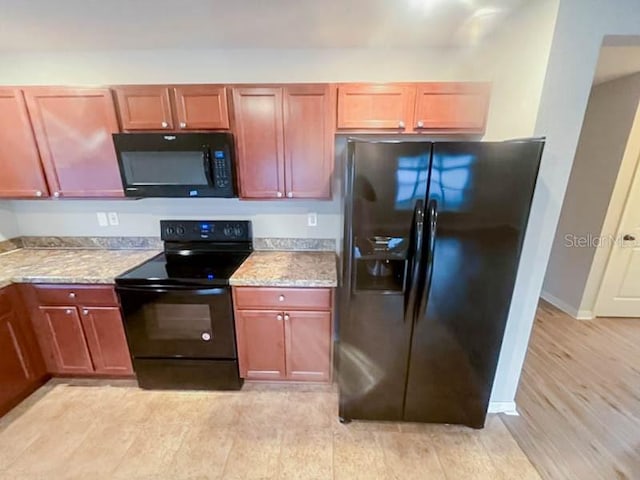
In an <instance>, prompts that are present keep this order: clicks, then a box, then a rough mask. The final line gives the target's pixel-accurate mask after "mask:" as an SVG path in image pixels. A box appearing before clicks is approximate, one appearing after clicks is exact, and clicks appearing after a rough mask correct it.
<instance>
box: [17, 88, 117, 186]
mask: <svg viewBox="0 0 640 480" xmlns="http://www.w3.org/2000/svg"><path fill="white" fill-rule="evenodd" d="M25 98H26V101H27V107H28V110H29V115H30V117H31V122H32V125H33V129H34V132H35V136H36V139H37V142H38V147H39V150H40V156H41V158H42V163H43V166H44V169H45V173H46V177H47V181H48V183H49V189H50V191H51V194H52V195H53V196H54V197H121V196H123V195H124V194H123V191H122V181H121V179H120V173H119V169H118V162H117V159H116V152H115V149H114V146H113V139H112V137H111V135H112V134H113V133H116V132H118V120H117V118H116V112H115V108H114V104H113V98H112V96H111V91H110V90H109V89H106V88H64V87H51V88H29V89H25Z"/></svg>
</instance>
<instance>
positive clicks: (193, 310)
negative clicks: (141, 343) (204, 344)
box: [144, 303, 214, 341]
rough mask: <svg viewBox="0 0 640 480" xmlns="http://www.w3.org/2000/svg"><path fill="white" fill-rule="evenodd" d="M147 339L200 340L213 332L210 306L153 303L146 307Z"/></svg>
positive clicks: (212, 334)
mask: <svg viewBox="0 0 640 480" xmlns="http://www.w3.org/2000/svg"><path fill="white" fill-rule="evenodd" d="M144 309H145V310H146V312H144V318H145V320H146V323H145V327H146V328H145V329H146V331H147V337H148V338H149V340H151V341H157V340H161V341H163V340H199V339H201V338H202V336H203V335H205V334H208V335H209V336H210V337H212V336H214V332H211V330H212V328H211V327H212V325H211V313H210V311H209V310H210V308H209V305H189V304H173V303H152V304H149V305H145V307H144Z"/></svg>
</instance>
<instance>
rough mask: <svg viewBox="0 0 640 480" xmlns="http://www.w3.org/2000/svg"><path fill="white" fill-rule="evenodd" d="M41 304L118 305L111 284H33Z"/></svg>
mask: <svg viewBox="0 0 640 480" xmlns="http://www.w3.org/2000/svg"><path fill="white" fill-rule="evenodd" d="M33 288H34V290H35V292H36V297H37V298H38V301H39V302H40V304H41V305H71V304H73V305H101V306H109V305H118V299H117V297H116V293H115V291H114V289H113V287H111V286H100V287H97V286H87V285H34V286H33Z"/></svg>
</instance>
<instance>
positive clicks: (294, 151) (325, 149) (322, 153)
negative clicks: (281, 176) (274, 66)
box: [284, 85, 335, 198]
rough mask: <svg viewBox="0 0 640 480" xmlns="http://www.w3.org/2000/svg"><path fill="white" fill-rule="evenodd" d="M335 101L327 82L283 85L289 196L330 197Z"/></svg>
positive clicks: (287, 189) (286, 178)
mask: <svg viewBox="0 0 640 480" xmlns="http://www.w3.org/2000/svg"><path fill="white" fill-rule="evenodd" d="M332 99H333V100H334V101H332ZM334 104H335V97H334V96H333V95H331V90H330V87H329V85H292V86H288V87H286V88H285V89H284V143H285V157H284V159H285V183H286V193H287V197H289V198H331V173H332V172H333V163H334V162H333V143H334V139H333V133H334V126H333V123H334V122H333V118H334V111H335V110H334V106H333V105H334Z"/></svg>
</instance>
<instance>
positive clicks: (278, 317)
mask: <svg viewBox="0 0 640 480" xmlns="http://www.w3.org/2000/svg"><path fill="white" fill-rule="evenodd" d="M276 320H278V321H279V322H281V321H282V315H280V314H278V315H276Z"/></svg>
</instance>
